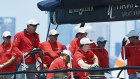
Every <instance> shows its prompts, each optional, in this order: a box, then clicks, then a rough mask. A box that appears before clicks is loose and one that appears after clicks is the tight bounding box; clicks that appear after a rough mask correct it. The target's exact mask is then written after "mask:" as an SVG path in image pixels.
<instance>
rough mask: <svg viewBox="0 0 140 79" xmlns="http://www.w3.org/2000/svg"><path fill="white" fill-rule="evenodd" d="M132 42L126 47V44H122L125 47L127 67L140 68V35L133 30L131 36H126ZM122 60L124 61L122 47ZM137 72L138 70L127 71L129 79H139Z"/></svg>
mask: <svg viewBox="0 0 140 79" xmlns="http://www.w3.org/2000/svg"><path fill="white" fill-rule="evenodd" d="M126 36H127V37H128V39H129V41H130V43H128V44H127V45H126V46H125V44H126V42H122V43H123V45H122V46H125V59H127V66H140V62H139V60H140V41H139V34H138V33H137V32H136V31H135V30H131V31H130V32H129V34H127V35H126ZM121 54H122V58H123V59H124V52H123V47H122V52H121ZM136 71H140V70H138V69H133V70H131V69H127V72H128V75H129V79H138V77H137V76H136Z"/></svg>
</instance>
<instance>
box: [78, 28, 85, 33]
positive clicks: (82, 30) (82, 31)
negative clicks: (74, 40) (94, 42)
mask: <svg viewBox="0 0 140 79" xmlns="http://www.w3.org/2000/svg"><path fill="white" fill-rule="evenodd" d="M78 33H86V30H85V28H84V27H80V28H79V29H78Z"/></svg>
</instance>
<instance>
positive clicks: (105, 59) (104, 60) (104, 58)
mask: <svg viewBox="0 0 140 79" xmlns="http://www.w3.org/2000/svg"><path fill="white" fill-rule="evenodd" d="M106 42H107V40H105V39H104V37H98V38H97V47H96V49H94V52H93V53H94V54H95V55H96V56H97V57H98V61H99V67H103V68H109V56H108V52H107V50H106V49H105V44H106Z"/></svg>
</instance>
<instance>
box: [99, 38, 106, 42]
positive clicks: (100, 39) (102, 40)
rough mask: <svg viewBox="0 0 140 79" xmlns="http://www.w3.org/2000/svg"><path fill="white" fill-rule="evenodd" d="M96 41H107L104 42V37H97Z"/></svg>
mask: <svg viewBox="0 0 140 79" xmlns="http://www.w3.org/2000/svg"><path fill="white" fill-rule="evenodd" d="M98 41H101V42H104V41H107V40H105V39H104V37H98V38H97V42H98Z"/></svg>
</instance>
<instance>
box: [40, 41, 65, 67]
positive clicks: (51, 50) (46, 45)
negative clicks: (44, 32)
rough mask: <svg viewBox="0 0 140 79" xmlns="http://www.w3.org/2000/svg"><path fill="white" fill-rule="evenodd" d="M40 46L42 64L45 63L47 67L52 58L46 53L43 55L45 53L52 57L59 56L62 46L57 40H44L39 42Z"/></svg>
mask: <svg viewBox="0 0 140 79" xmlns="http://www.w3.org/2000/svg"><path fill="white" fill-rule="evenodd" d="M40 48H41V49H42V51H43V61H44V64H46V65H47V66H48V67H49V66H50V64H51V63H52V61H53V59H52V58H50V57H49V56H48V55H45V53H47V54H49V55H51V56H52V57H53V58H54V59H56V58H57V57H59V56H60V54H61V52H62V49H63V46H62V44H61V43H59V42H54V43H51V42H50V41H45V42H43V43H41V44H40Z"/></svg>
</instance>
